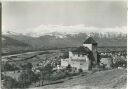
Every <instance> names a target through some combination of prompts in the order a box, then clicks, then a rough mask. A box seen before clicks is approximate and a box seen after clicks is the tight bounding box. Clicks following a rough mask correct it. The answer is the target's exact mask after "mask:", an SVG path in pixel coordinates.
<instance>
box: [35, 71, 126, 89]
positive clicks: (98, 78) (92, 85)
mask: <svg viewBox="0 0 128 89" xmlns="http://www.w3.org/2000/svg"><path fill="white" fill-rule="evenodd" d="M126 72H127V71H126V70H125V69H113V70H106V71H100V72H95V73H91V74H88V75H87V76H77V77H73V79H70V80H66V81H65V82H64V83H60V84H54V85H47V86H43V87H36V88H35V89H126V80H127V74H126Z"/></svg>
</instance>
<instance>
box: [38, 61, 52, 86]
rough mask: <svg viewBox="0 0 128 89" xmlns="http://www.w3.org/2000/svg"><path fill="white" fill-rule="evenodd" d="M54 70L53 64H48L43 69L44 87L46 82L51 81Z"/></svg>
mask: <svg viewBox="0 0 128 89" xmlns="http://www.w3.org/2000/svg"><path fill="white" fill-rule="evenodd" d="M52 69H53V67H52V66H51V64H50V63H49V64H47V65H46V66H45V67H43V68H42V69H41V72H40V73H41V83H42V85H43V83H44V81H45V80H49V79H50V75H51V73H52Z"/></svg>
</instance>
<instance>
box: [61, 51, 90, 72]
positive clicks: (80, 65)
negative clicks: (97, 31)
mask: <svg viewBox="0 0 128 89" xmlns="http://www.w3.org/2000/svg"><path fill="white" fill-rule="evenodd" d="M89 63H90V60H89V58H88V56H87V55H78V54H73V53H72V52H69V58H68V59H61V66H68V64H70V65H71V66H72V67H75V68H77V69H82V70H88V69H89V65H90V64H89Z"/></svg>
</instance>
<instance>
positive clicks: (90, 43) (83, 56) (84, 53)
mask: <svg viewBox="0 0 128 89" xmlns="http://www.w3.org/2000/svg"><path fill="white" fill-rule="evenodd" d="M96 63H97V42H96V41H95V40H94V39H93V38H92V37H89V38H88V39H87V40H86V41H85V42H84V43H83V45H82V46H80V47H78V48H76V49H75V50H72V51H69V58H67V59H61V66H63V67H66V66H68V65H71V67H74V68H76V69H82V70H83V71H84V70H91V69H92V67H93V65H94V64H96Z"/></svg>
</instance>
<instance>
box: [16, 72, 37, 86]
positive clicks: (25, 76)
mask: <svg viewBox="0 0 128 89" xmlns="http://www.w3.org/2000/svg"><path fill="white" fill-rule="evenodd" d="M18 80H19V83H20V84H21V87H28V86H29V85H30V84H31V83H33V82H36V81H38V80H39V76H37V75H36V74H34V72H33V71H31V70H26V71H23V72H22V73H21V74H20V76H19V78H18Z"/></svg>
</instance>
